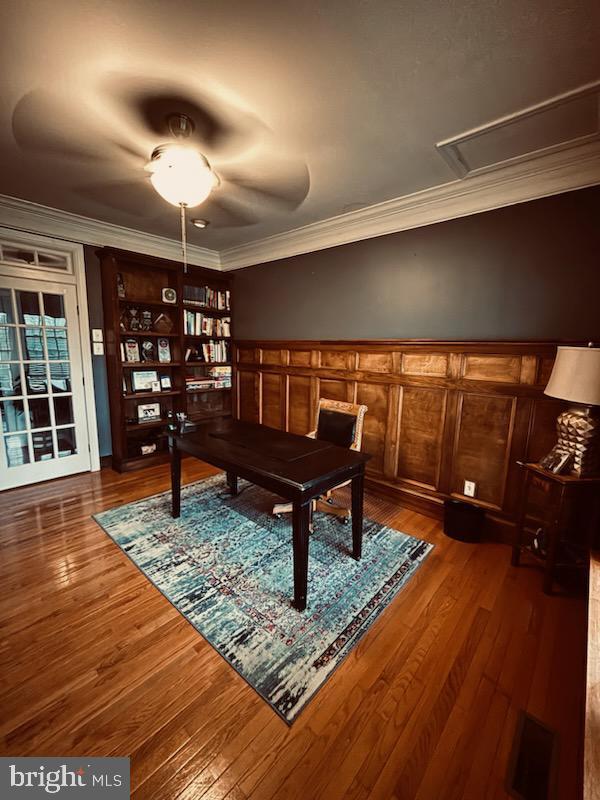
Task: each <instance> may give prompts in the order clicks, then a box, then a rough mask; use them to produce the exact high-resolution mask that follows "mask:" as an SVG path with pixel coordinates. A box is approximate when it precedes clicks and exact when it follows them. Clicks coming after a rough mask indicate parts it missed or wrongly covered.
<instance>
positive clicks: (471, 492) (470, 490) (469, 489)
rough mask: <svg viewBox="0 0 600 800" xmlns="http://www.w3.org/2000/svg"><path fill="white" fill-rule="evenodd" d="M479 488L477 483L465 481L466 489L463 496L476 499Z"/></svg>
mask: <svg viewBox="0 0 600 800" xmlns="http://www.w3.org/2000/svg"><path fill="white" fill-rule="evenodd" d="M476 488H477V486H476V484H475V481H465V488H464V491H463V494H464V495H465V496H466V497H475V489H476Z"/></svg>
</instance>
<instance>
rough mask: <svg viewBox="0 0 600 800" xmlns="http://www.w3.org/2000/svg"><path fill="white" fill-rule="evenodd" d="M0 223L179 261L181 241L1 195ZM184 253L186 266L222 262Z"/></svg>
mask: <svg viewBox="0 0 600 800" xmlns="http://www.w3.org/2000/svg"><path fill="white" fill-rule="evenodd" d="M0 224H2V225H5V226H6V227H7V228H13V229H16V230H21V231H27V232H29V233H41V234H44V235H46V236H52V237H53V238H54V239H66V240H67V241H69V242H79V243H81V244H91V245H97V246H99V247H118V248H120V249H122V250H129V251H131V252H133V253H144V254H145V255H149V256H157V257H158V258H168V259H172V260H174V261H180V260H181V242H178V241H176V240H174V239H167V238H166V237H164V236H156V235H155V234H152V233H144V232H143V231H136V230H133V229H132V228H124V227H122V226H120V225H111V224H110V223H109V222H102V221H101V220H97V219H91V218H90V217H82V216H80V215H79V214H72V213H70V212H69V211H61V210H60V209H57V208H50V207H49V206H43V205H39V204H38V203H32V202H30V201H29V200H20V199H18V198H16V197H9V196H8V195H1V194H0ZM187 252H188V263H189V264H193V265H195V266H197V267H208V268H210V269H216V270H220V269H221V259H220V257H219V253H218V252H217V251H216V250H209V249H208V248H206V247H198V246H197V245H188V248H187Z"/></svg>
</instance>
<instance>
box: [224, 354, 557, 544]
mask: <svg viewBox="0 0 600 800" xmlns="http://www.w3.org/2000/svg"><path fill="white" fill-rule="evenodd" d="M556 346H557V343H555V342H510V341H503V342H442V341H424V340H374V341H368V340H366V341H365V340H361V341H285V340H282V341H238V342H236V344H235V348H234V362H235V397H236V407H235V414H236V416H237V417H238V418H240V419H245V420H249V421H255V422H261V423H262V424H265V425H269V426H271V427H274V428H281V429H284V430H289V431H291V432H293V433H299V434H305V433H307V432H308V431H309V430H311V429H312V428H313V426H314V415H315V410H316V407H317V401H318V399H319V397H327V398H331V399H334V400H347V401H350V402H354V403H364V404H365V405H367V406H368V407H369V411H368V412H367V415H366V417H365V428H364V435H363V448H364V449H365V450H366V451H367V452H369V453H371V455H372V456H373V458H372V459H371V461H370V462H369V465H368V467H367V472H368V483H369V485H370V486H371V487H372V488H375V489H376V490H378V491H380V492H382V493H385V494H387V495H390V496H392V497H394V498H395V499H396V500H398V501H399V502H401V503H402V504H404V505H406V506H409V507H411V508H415V509H417V510H419V511H422V512H424V513H427V514H430V515H433V516H437V517H439V516H441V514H442V510H443V502H444V500H446V499H448V498H456V499H462V500H468V501H469V502H472V503H475V504H476V505H478V506H480V507H482V508H484V509H485V510H486V511H487V512H488V513H487V517H488V523H489V530H490V533H491V535H492V536H493V537H494V538H496V539H499V540H502V541H508V540H509V538H510V533H511V530H512V527H513V525H514V521H515V518H516V513H517V506H518V498H519V492H520V486H521V475H520V469H519V467H518V465H517V461H518V460H534V461H535V460H537V459H539V458H540V457H541V456H542V455H544V454H545V453H546V452H548V450H549V449H550V447H551V446H552V445H553V444H554V441H555V438H554V437H555V422H556V417H557V415H558V413H559V411H560V409H561V408H562V404H561V403H560V401H557V400H554V399H552V398H549V397H546V396H545V395H544V394H543V389H544V387H545V385H546V383H547V380H548V377H549V375H550V372H551V369H552V365H553V363H554V357H555V354H556ZM465 480H469V481H474V482H475V483H476V485H477V492H476V496H475V498H474V499H471V498H467V497H466V496H465V495H464V493H463V492H464V481H465Z"/></svg>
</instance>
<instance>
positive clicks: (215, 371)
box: [208, 366, 231, 382]
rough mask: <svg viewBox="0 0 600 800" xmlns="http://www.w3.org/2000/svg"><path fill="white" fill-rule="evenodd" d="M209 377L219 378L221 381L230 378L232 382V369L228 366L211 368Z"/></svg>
mask: <svg viewBox="0 0 600 800" xmlns="http://www.w3.org/2000/svg"><path fill="white" fill-rule="evenodd" d="M208 375H209V376H210V377H211V378H218V379H220V380H224V379H226V378H229V381H230V382H231V367H226V366H219V367H211V368H210V369H209V370H208Z"/></svg>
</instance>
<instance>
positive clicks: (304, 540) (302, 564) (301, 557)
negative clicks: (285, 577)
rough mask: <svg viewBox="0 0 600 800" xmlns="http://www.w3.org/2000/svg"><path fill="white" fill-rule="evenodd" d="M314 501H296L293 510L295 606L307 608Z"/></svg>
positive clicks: (300, 609)
mask: <svg viewBox="0 0 600 800" xmlns="http://www.w3.org/2000/svg"><path fill="white" fill-rule="evenodd" d="M311 505H312V501H311V500H308V501H305V502H295V503H294V505H293V510H292V520H293V527H294V606H295V607H296V608H297V609H298V611H304V609H305V608H306V592H307V588H308V532H309V526H310V509H311Z"/></svg>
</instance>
